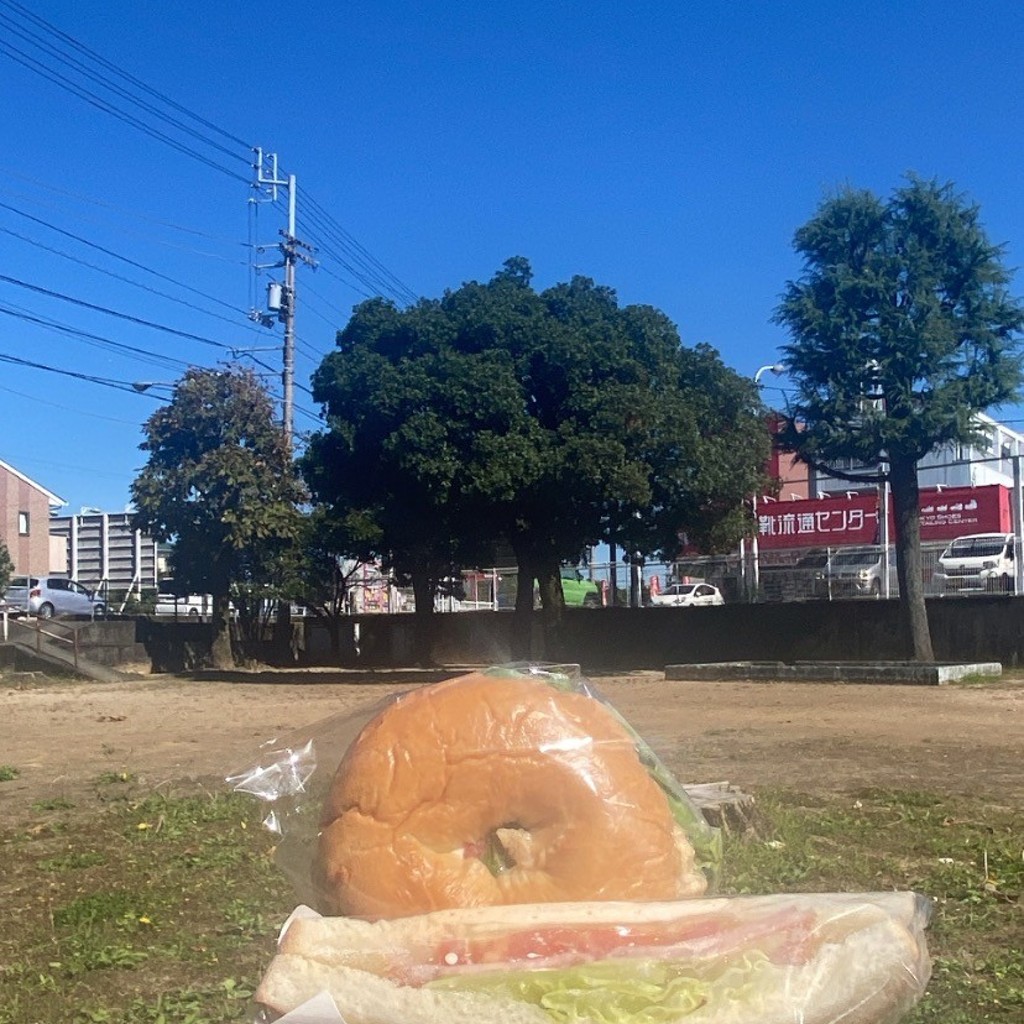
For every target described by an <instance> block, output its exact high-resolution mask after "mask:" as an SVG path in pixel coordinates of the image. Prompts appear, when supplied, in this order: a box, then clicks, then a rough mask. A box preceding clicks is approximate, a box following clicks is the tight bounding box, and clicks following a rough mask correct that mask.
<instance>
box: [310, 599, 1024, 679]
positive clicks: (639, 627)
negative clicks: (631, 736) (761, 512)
mask: <svg viewBox="0 0 1024 1024" xmlns="http://www.w3.org/2000/svg"><path fill="white" fill-rule="evenodd" d="M928 618H929V623H930V625H931V633H932V643H933V645H934V648H935V657H936V659H937V660H939V661H954V662H957V661H999V662H1001V663H1002V664H1003V665H1004V666H1005V667H1007V668H1010V667H1015V666H1017V665H1020V664H1024V598H1008V597H1003V596H999V595H993V596H991V597H988V596H984V597H971V598H943V599H936V600H933V601H929V602H928ZM511 627H512V614H511V613H510V612H461V613H458V614H454V615H444V616H438V621H437V635H436V641H435V644H434V648H433V655H434V660H435V661H436V662H439V663H449V664H451V663H460V662H463V663H480V662H486V663H491V664H498V663H501V662H505V661H509V660H510V659H511V650H512V643H511V638H512V628H511ZM413 628H414V623H413V617H412V616H411V615H391V616H385V615H376V616H365V617H363V618H362V619H361V620H360V622H359V639H358V651H359V654H358V657H357V658H355V659H354V661H355V663H357V664H358V663H362V664H373V665H402V664H409V663H410V659H411V657H412V651H413V650H414V646H413ZM310 630H311V633H310V638H309V640H308V642H307V655H313V656H314V657H315V656H316V652H318V651H319V650H320V649H321V647H322V645H321V644H320V643H319V642H318V640H317V639H316V633H317V632H318V630H317V626H316V624H310ZM530 656H531V657H533V658H536V659H544V660H548V661H571V662H579V663H580V664H582V665H585V666H590V667H592V668H609V669H611V668H651V669H661V668H664V666H665V665H667V664H676V663H700V662H714V661H762V660H773V661H786V662H791V661H815V660H829V661H900V660H905V659H907V658H909V656H910V652H909V651H908V650H907V649H905V647H904V646H903V640H902V631H901V628H900V617H899V605H898V604H897V603H896V602H895V601H866V600H862V601H855V600H851V601H808V602H801V603H791V604H759V605H742V604H736V605H726V606H724V607H719V608H603V609H598V610H593V611H591V610H586V611H584V610H582V609H568V610H567V611H566V614H565V622H564V628H563V630H562V635H561V637H560V638H559V640H558V642H557V645H555V646H552V645H549V646H548V647H545V644H544V638H543V633H542V631H541V629H540V621H539V618H538V619H535V622H534V630H533V642H532V650H531V653H530ZM345 660H346V661H350V663H351V660H352V659H351V658H349V659H345Z"/></svg>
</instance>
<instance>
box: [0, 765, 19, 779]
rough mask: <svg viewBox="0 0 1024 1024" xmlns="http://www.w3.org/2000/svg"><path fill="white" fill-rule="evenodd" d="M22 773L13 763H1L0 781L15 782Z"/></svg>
mask: <svg viewBox="0 0 1024 1024" xmlns="http://www.w3.org/2000/svg"><path fill="white" fill-rule="evenodd" d="M19 775H21V769H19V768H15V767H14V765H13V764H0V782H13V781H14V780H15V779H16V778H18V776H19Z"/></svg>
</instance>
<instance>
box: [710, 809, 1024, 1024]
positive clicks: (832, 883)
mask: <svg viewBox="0 0 1024 1024" xmlns="http://www.w3.org/2000/svg"><path fill="white" fill-rule="evenodd" d="M758 807H759V814H760V820H761V823H762V824H761V828H760V829H759V830H758V834H757V835H756V836H748V837H742V838H736V839H732V840H731V841H730V842H729V843H728V844H727V849H726V858H725V865H726V879H725V886H726V888H727V889H728V891H731V892H766V891H791V892H795V891H804V892H814V891H869V890H889V889H914V890H916V891H918V892H920V893H923V894H925V895H927V896H930V897H931V898H932V899H933V900H934V915H933V918H932V922H931V925H930V927H929V929H928V933H927V935H928V946H929V950H930V951H931V953H932V956H933V959H934V964H933V975H932V980H931V982H930V983H929V986H928V990H927V992H926V994H925V998H924V999H923V1000H922V1002H921V1003H920V1005H919V1006H918V1007H917V1008H916V1009H915V1010H914V1012H913V1013H912V1014H911V1015H910V1016H909V1017H908V1018H906V1021H907V1022H908V1024H910V1022H913V1024H982V1022H993V1024H997V1022H998V1024H1011V1022H1013V1024H1016V1022H1019V1021H1020V1020H1024V961H1022V960H1021V955H1020V951H1021V950H1022V949H1024V906H1022V904H1024V829H1022V827H1021V822H1022V820H1024V819H1022V816H1021V814H1020V812H1019V811H1016V810H1012V809H1009V808H1005V807H1000V806H983V805H980V804H978V803H977V802H970V801H967V800H965V799H963V798H956V799H952V798H947V797H942V796H938V795H935V794H930V793H922V792H905V791H900V790H877V789H875V790H866V791H864V792H861V793H857V794H853V795H850V796H846V797H843V798H842V799H828V800H822V799H818V798H807V797H802V796H800V795H799V794H793V793H763V794H759V795H758Z"/></svg>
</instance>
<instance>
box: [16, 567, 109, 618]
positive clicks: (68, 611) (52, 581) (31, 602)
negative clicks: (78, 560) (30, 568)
mask: <svg viewBox="0 0 1024 1024" xmlns="http://www.w3.org/2000/svg"><path fill="white" fill-rule="evenodd" d="M4 599H5V600H6V602H7V609H8V611H14V612H19V611H20V612H28V613H29V614H30V615H38V616H39V618H41V619H49V618H52V617H53V616H54V615H88V616H90V617H92V618H95V617H97V616H101V615H105V614H106V611H107V604H106V602H105V601H104V600H103V599H102V598H101V597H100V596H99V595H98V594H96V592H95V591H93V590H89V589H88V588H87V587H83V586H82V584H81V583H78V582H77V581H75V580H69V579H65V578H64V577H63V576H12V577H11V582H10V584H9V585H8V587H7V590H6V591H5V592H4Z"/></svg>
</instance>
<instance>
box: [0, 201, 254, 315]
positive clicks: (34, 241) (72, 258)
mask: <svg viewBox="0 0 1024 1024" xmlns="http://www.w3.org/2000/svg"><path fill="white" fill-rule="evenodd" d="M3 205H4V204H3V203H0V206H3ZM0 232H3V233H4V234H5V235H10V236H12V237H13V238H17V239H18V240H19V241H22V242H25V243H27V244H28V245H32V246H35V247H36V248H38V249H42V250H43V251H44V252H48V253H52V254H53V255H54V256H60V257H61V258H62V259H66V260H70V261H71V262H72V263H77V264H78V265H79V266H82V267H88V268H89V269H90V270H95V271H97V273H100V274H104V275H106V276H107V277H110V278H113V279H114V280H115V281H123V282H124V283H125V284H130V285H131V286H132V287H133V288H139V289H141V290H142V291H144V292H148V293H149V294H150V295H157V296H159V297H160V298H162V299H167V300H168V301H170V302H175V303H177V304H178V305H180V306H185V307H187V308H188V309H189V310H191V311H192V312H194V313H202V314H203V315H204V316H209V317H213V318H214V319H215V320H221V321H223V322H224V323H227V324H231V325H232V326H233V327H245V326H249V325H246V324H245V323H244V322H243V323H239V321H238V320H236V319H232V318H231V317H226V316H224V315H223V314H221V313H214V312H212V311H211V310H206V309H200V308H199V307H198V306H196V305H194V304H193V303H192V302H190V301H188V300H187V299H182V298H179V297H178V296H176V295H170V294H168V293H167V292H162V291H160V290H159V289H158V288H151V287H150V286H149V285H146V284H143V283H142V282H141V281H133V280H132V279H131V278H130V277H125V276H124V275H123V274H115V273H114V272H113V271H112V270H107V269H106V268H105V267H101V266H99V265H98V264H96V263H90V262H89V261H88V260H83V259H81V258H80V257H78V256H73V255H72V254H71V253H69V252H64V251H63V250H61V249H55V248H53V247H52V246H49V245H45V244H44V243H42V242H40V241H38V240H37V239H34V238H29V237H28V236H27V235H22V234H19V233H18V232H17V231H11V229H10V228H4V227H0ZM97 248H101V247H100V246H97ZM128 262H131V261H130V260H129V261H128ZM143 269H146V268H145V267H144V268H143ZM152 273H155V271H152ZM160 276H161V277H162V276H164V275H160ZM179 283H180V282H179ZM182 287H183V288H188V286H187V285H184V284H182ZM189 290H191V291H194V289H189ZM224 305H227V303H224ZM229 308H231V307H230V306H229ZM236 312H237V313H241V311H240V310H236ZM241 315H242V316H244V315H245V314H244V313H243V314H241Z"/></svg>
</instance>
